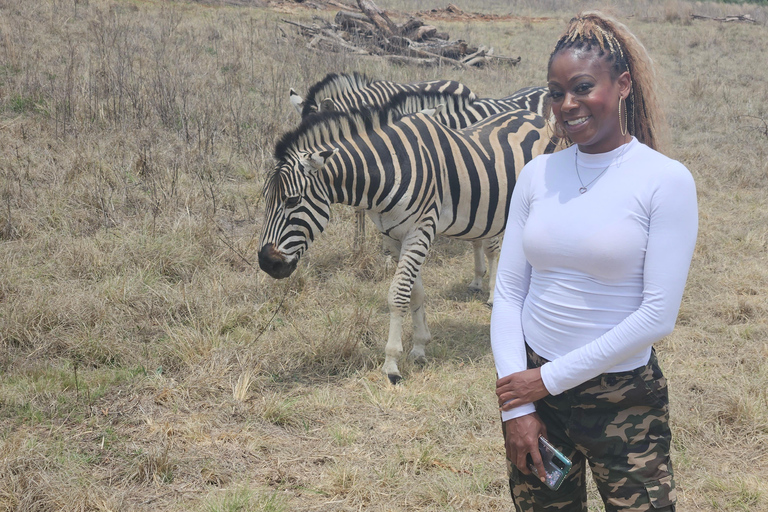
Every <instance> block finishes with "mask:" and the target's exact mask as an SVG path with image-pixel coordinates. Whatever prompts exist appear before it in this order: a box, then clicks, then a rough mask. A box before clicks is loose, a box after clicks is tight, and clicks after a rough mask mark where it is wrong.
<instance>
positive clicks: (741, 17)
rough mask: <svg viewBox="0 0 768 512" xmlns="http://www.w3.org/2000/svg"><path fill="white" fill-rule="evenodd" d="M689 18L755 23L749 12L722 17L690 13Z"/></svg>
mask: <svg viewBox="0 0 768 512" xmlns="http://www.w3.org/2000/svg"><path fill="white" fill-rule="evenodd" d="M691 19H694V20H714V21H720V22H723V23H729V22H733V21H740V22H745V23H757V20H756V19H755V18H753V17H752V16H751V15H750V14H738V15H734V16H725V17H723V18H714V17H712V16H704V15H702V14H691Z"/></svg>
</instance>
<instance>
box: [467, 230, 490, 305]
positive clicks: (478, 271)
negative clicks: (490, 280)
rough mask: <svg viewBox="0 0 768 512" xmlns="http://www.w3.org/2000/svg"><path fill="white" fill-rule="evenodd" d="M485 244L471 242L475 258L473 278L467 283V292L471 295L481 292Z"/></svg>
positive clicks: (476, 241)
mask: <svg viewBox="0 0 768 512" xmlns="http://www.w3.org/2000/svg"><path fill="white" fill-rule="evenodd" d="M484 247H485V243H484V241H483V240H473V241H472V249H473V250H474V256H475V278H474V279H472V282H471V283H469V291H470V292H473V293H477V292H481V291H483V276H485V271H486V267H485V257H484V256H483V251H484Z"/></svg>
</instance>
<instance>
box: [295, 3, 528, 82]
mask: <svg viewBox="0 0 768 512" xmlns="http://www.w3.org/2000/svg"><path fill="white" fill-rule="evenodd" d="M357 5H358V7H359V8H360V11H361V12H359V13H358V12H354V11H351V10H349V6H345V7H347V8H344V9H342V10H340V11H339V12H338V13H337V14H336V16H335V18H334V22H333V23H331V22H328V21H326V20H323V19H321V18H318V17H314V20H315V22H316V23H315V24H313V25H311V26H308V25H303V24H301V23H296V22H292V21H288V20H283V21H284V22H286V23H290V24H292V25H295V26H297V27H299V29H300V32H301V34H302V35H304V36H306V37H310V38H311V41H310V42H309V43H308V44H307V47H308V48H312V49H315V50H322V51H333V52H349V53H352V54H355V55H371V56H379V57H387V58H388V60H389V61H390V62H394V63H399V64H413V65H418V66H433V65H439V66H444V65H450V66H454V67H457V68H462V69H463V68H466V67H468V66H475V67H480V66H485V65H487V64H489V63H492V62H493V63H505V64H511V65H515V64H517V63H518V62H520V57H517V58H516V59H515V58H511V57H499V56H495V55H493V49H490V50H487V49H486V48H485V47H483V46H481V47H479V48H475V47H471V46H470V45H469V44H468V43H467V42H466V41H462V40H458V41H451V40H450V37H449V35H448V34H447V33H444V32H438V29H437V27H434V26H431V25H426V24H425V23H424V22H423V21H422V20H420V19H418V18H415V17H411V18H410V19H408V20H407V21H406V22H405V23H403V24H402V25H400V26H398V25H397V24H395V23H394V22H393V21H392V20H391V19H390V18H389V16H388V15H387V14H386V13H385V12H384V11H382V10H381V9H379V8H378V7H377V6H376V4H375V3H374V2H373V0H357ZM449 8H453V9H458V8H457V7H455V6H453V5H452V4H451V5H449Z"/></svg>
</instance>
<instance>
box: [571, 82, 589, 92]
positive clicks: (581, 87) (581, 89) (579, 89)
mask: <svg viewBox="0 0 768 512" xmlns="http://www.w3.org/2000/svg"><path fill="white" fill-rule="evenodd" d="M590 89H592V84H586V83H585V84H579V85H577V86H576V89H574V90H575V91H576V94H585V93H587V92H589V90H590Z"/></svg>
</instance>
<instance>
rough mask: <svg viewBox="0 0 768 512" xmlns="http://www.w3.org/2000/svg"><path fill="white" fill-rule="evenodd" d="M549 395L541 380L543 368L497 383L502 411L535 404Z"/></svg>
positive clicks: (509, 376) (497, 393)
mask: <svg viewBox="0 0 768 512" xmlns="http://www.w3.org/2000/svg"><path fill="white" fill-rule="evenodd" d="M547 395H549V391H547V388H546V387H544V381H542V380H541V368H533V369H532V370H524V371H522V372H517V373H513V374H511V375H507V376H506V377H502V378H500V379H499V380H497V381H496V396H497V397H499V408H500V409H501V410H502V411H509V410H510V409H514V408H515V407H520V406H521V405H525V404H529V403H531V402H535V401H536V400H540V399H542V398H544V397H545V396H547Z"/></svg>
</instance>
